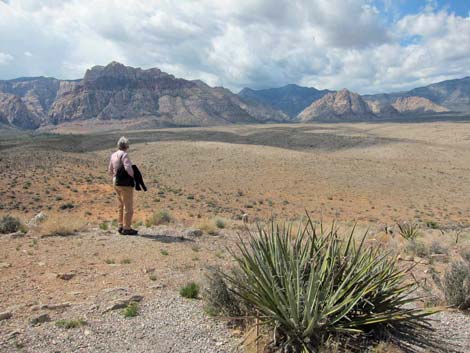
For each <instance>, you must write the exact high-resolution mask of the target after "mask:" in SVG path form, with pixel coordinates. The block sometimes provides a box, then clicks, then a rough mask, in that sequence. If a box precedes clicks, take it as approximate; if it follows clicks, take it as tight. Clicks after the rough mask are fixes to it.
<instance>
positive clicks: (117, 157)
mask: <svg viewBox="0 0 470 353" xmlns="http://www.w3.org/2000/svg"><path fill="white" fill-rule="evenodd" d="M121 160H122V162H121ZM121 163H122V164H124V169H125V170H126V172H127V174H129V175H130V176H131V177H134V171H133V170H132V162H131V160H130V159H129V156H128V155H127V153H126V152H124V151H121V150H119V151H116V152H114V153H113V154H112V155H111V158H110V160H109V167H108V173H109V175H110V176H112V177H115V176H116V172H117V170H118V169H119V167H120V166H121Z"/></svg>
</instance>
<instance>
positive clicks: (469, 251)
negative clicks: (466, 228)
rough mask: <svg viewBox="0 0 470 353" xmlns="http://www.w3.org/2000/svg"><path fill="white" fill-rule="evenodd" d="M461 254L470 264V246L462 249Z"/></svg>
mask: <svg viewBox="0 0 470 353" xmlns="http://www.w3.org/2000/svg"><path fill="white" fill-rule="evenodd" d="M460 256H462V259H464V261H465V262H467V263H468V264H470V248H466V249H462V250H461V251H460Z"/></svg>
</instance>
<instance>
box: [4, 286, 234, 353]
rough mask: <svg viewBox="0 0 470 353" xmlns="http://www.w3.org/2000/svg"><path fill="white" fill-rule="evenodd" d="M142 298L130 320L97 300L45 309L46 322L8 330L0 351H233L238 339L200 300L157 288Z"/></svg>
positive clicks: (114, 293)
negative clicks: (78, 323)
mask: <svg viewBox="0 0 470 353" xmlns="http://www.w3.org/2000/svg"><path fill="white" fill-rule="evenodd" d="M156 292H157V293H156V295H155V297H154V298H152V299H147V298H144V299H143V301H142V304H141V305H139V314H138V316H136V317H132V318H126V317H124V316H123V314H122V312H121V311H122V309H121V310H119V309H116V310H111V311H109V312H106V313H103V312H104V310H105V309H106V308H105V306H106V305H104V306H103V304H104V303H99V302H91V303H80V304H73V305H71V306H70V307H67V308H63V309H53V310H47V309H42V310H40V311H38V312H37V313H36V314H34V315H33V318H38V317H40V316H41V315H43V316H44V315H47V317H45V318H44V320H47V322H44V323H40V324H36V325H34V326H33V325H32V324H31V323H29V324H26V325H24V326H23V327H18V328H17V329H10V330H5V331H4V332H3V327H2V336H1V343H0V351H1V352H31V353H42V352H44V353H46V352H136V353H137V352H161V353H163V352H168V353H170V352H175V353H183V352H188V353H189V352H200V353H212V352H213V353H223V352H232V351H234V350H233V349H234V348H235V347H236V344H237V338H236V337H234V336H233V334H232V333H231V332H230V330H229V329H228V328H227V325H226V323H225V322H223V321H217V320H215V319H213V318H209V317H208V316H207V315H206V314H205V313H204V311H203V308H202V302H201V301H199V300H189V299H184V298H181V297H180V296H179V295H178V294H177V293H174V292H172V291H166V290H159V289H156ZM128 293H129V292H128V289H125V288H114V289H112V290H111V291H109V292H107V293H106V295H107V296H108V297H123V298H124V297H128V296H129V294H128ZM70 317H73V318H81V319H82V320H84V321H86V324H84V325H83V326H82V327H79V328H71V329H65V328H59V327H57V326H56V324H55V322H57V320H60V319H64V318H65V319H67V318H70Z"/></svg>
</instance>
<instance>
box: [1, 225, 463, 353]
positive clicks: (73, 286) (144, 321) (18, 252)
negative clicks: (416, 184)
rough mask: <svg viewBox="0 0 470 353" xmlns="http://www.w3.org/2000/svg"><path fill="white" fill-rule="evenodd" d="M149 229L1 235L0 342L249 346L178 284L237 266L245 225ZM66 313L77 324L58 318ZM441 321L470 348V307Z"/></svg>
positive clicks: (67, 348) (20, 345)
mask: <svg viewBox="0 0 470 353" xmlns="http://www.w3.org/2000/svg"><path fill="white" fill-rule="evenodd" d="M140 233H141V236H139V237H123V236H120V235H117V234H116V233H115V232H114V231H112V230H100V229H96V228H93V229H90V230H88V231H85V232H82V233H78V234H75V235H70V236H67V237H44V236H39V235H35V234H34V233H31V232H30V233H28V234H26V235H19V234H13V235H4V236H1V237H0V249H1V266H0V278H1V281H2V286H1V287H0V297H1V298H2V301H1V304H0V352H5V353H6V352H31V353H42V352H149V351H152V352H159V353H167V352H168V353H170V352H201V353H211V352H218V353H222V352H237V351H238V352H242V351H243V349H244V348H243V347H242V346H241V345H240V341H241V339H242V338H241V337H240V335H239V332H237V331H234V330H233V329H231V328H230V327H229V326H228V323H227V322H226V321H224V320H220V319H215V318H213V317H210V316H208V315H207V314H206V313H205V311H204V303H203V301H202V300H200V299H185V298H182V297H181V296H180V294H179V289H180V288H181V286H182V285H184V284H185V283H188V282H189V281H195V282H197V283H199V284H201V285H203V284H204V272H205V269H206V267H207V266H209V265H219V266H229V264H230V259H229V257H228V256H227V254H226V252H224V251H225V250H224V249H225V247H226V246H228V247H230V246H231V245H232V244H233V242H234V241H235V239H236V237H235V233H236V232H235V231H234V230H219V231H218V235H215V236H210V235H207V234H203V235H198V232H197V231H196V230H194V229H193V230H191V231H188V230H187V229H185V228H183V227H181V226H178V225H167V226H158V227H150V228H146V227H141V228H140ZM428 236H432V233H430V234H429V235H428ZM377 238H378V236H377V237H375V238H371V241H372V240H373V241H376V240H375V239H377ZM409 261H414V262H416V263H418V265H417V268H416V271H414V275H415V276H416V277H417V278H418V280H419V281H423V280H424V281H425V282H426V281H427V280H429V278H427V277H426V275H424V274H425V273H427V271H428V270H427V268H428V263H427V262H428V260H427V259H421V258H418V257H414V258H413V257H411V256H408V257H406V258H404V260H403V261H402V262H403V263H404V264H405V263H408V262H409ZM434 266H435V267H437V268H439V264H437V263H434ZM420 274H423V275H422V276H424V277H421V275H420ZM129 302H137V303H138V304H137V305H138V312H137V315H136V316H135V317H125V316H124V313H123V310H124V308H125V307H126V305H127V304H128V303H129ZM60 320H65V321H64V322H66V323H71V325H76V326H78V327H73V328H64V327H58V324H60ZM433 326H434V328H435V329H436V333H435V337H436V338H438V339H439V340H440V341H441V342H447V343H450V344H452V345H453V346H449V347H450V348H447V349H446V350H441V351H445V352H470V316H468V315H466V314H464V313H462V312H459V311H450V310H446V311H444V312H441V313H439V314H436V315H435V316H434V322H433Z"/></svg>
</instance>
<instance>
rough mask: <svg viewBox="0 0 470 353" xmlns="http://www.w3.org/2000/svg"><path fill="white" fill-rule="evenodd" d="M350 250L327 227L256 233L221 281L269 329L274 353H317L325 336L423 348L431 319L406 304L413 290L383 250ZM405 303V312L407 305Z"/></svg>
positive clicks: (348, 242)
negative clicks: (275, 352)
mask: <svg viewBox="0 0 470 353" xmlns="http://www.w3.org/2000/svg"><path fill="white" fill-rule="evenodd" d="M364 240H365V236H364V237H362V240H361V241H360V242H359V243H358V244H356V241H355V239H354V235H353V232H351V233H350V234H349V235H348V236H347V237H346V238H345V239H344V238H341V237H340V236H339V235H338V234H337V232H336V231H334V230H333V228H332V229H331V230H330V231H324V230H323V227H321V228H320V231H317V229H315V226H314V224H313V222H312V221H310V220H308V222H307V224H306V225H305V226H300V227H299V231H298V232H297V233H296V234H294V233H293V231H292V226H290V225H289V226H278V225H275V224H274V223H273V224H272V225H271V226H270V227H269V228H267V229H266V228H261V227H260V228H259V232H258V234H257V235H252V236H250V237H249V240H248V241H246V240H243V239H240V241H239V243H238V249H237V251H236V252H232V256H233V257H234V259H235V262H236V271H240V272H241V274H242V276H234V275H233V274H230V273H229V274H224V278H225V280H227V281H228V283H230V286H231V290H232V291H233V293H234V294H235V295H237V296H238V297H239V298H241V300H242V301H243V302H244V303H246V304H247V307H251V308H252V310H253V314H254V312H256V313H258V316H259V318H260V319H261V320H262V322H263V323H264V324H266V325H268V326H270V327H271V328H273V329H274V336H275V337H276V339H275V342H273V343H272V345H274V346H275V347H274V348H275V350H278V351H283V352H317V351H318V348H319V347H321V346H322V344H323V343H325V342H326V341H327V340H328V339H329V338H331V337H338V336H341V337H344V340H343V341H347V339H348V338H352V337H357V335H358V334H359V335H360V334H364V335H363V337H369V338H370V339H372V338H373V339H374V340H380V339H382V338H384V337H387V338H389V339H390V340H392V341H393V343H397V344H406V343H410V342H412V343H413V344H421V345H426V344H427V343H426V342H427V341H426V340H427V338H428V337H427V335H425V334H427V333H428V330H431V326H430V324H429V322H428V319H427V316H429V315H431V314H432V313H434V312H436V310H432V309H424V310H422V309H419V308H417V307H416V306H414V305H410V304H412V303H413V302H414V301H415V300H416V298H415V297H414V296H413V295H412V292H413V291H414V290H415V284H412V283H409V282H406V275H407V271H406V270H401V269H399V268H398V266H397V259H396V257H393V256H391V254H390V253H387V252H386V251H384V250H383V248H367V247H365V246H364ZM407 304H408V305H407Z"/></svg>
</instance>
